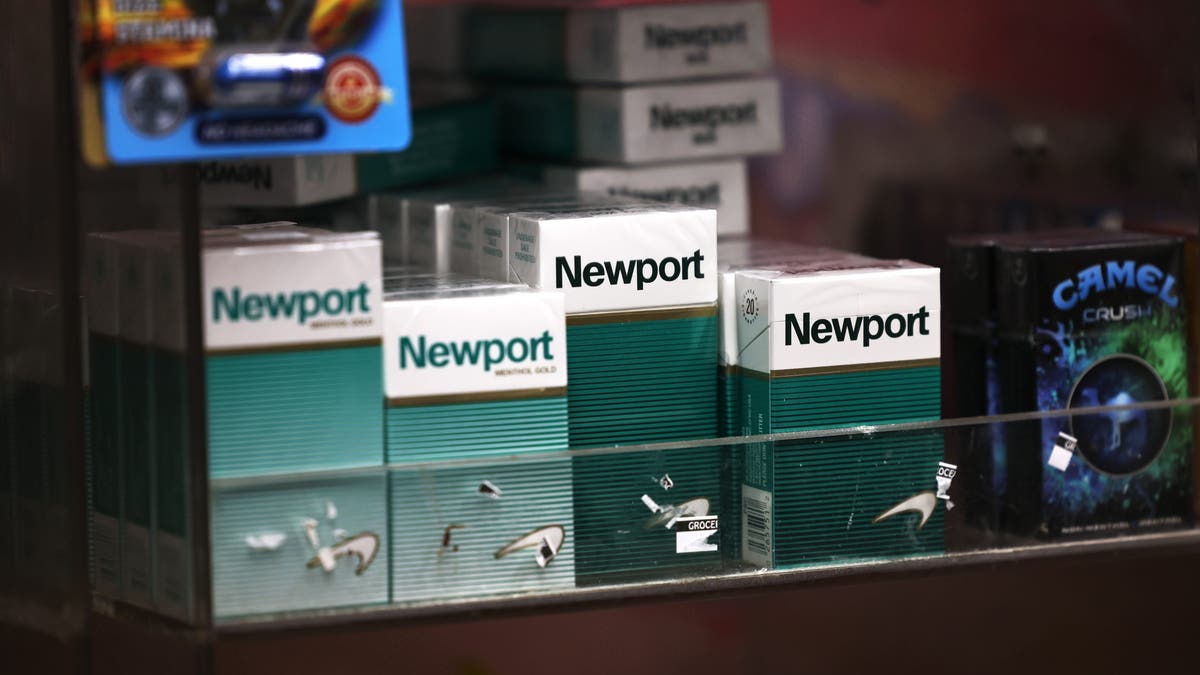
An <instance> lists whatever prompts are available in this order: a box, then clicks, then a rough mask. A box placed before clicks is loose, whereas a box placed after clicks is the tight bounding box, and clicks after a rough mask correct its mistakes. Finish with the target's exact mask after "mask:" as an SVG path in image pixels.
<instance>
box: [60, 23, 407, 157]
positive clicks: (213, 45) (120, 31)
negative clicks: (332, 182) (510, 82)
mask: <svg viewBox="0 0 1200 675" xmlns="http://www.w3.org/2000/svg"><path fill="white" fill-rule="evenodd" d="M94 26H95V36H96V44H97V46H98V50H97V52H96V54H97V55H96V56H95V59H96V60H97V61H96V62H93V63H94V65H95V71H96V72H97V73H98V77H99V92H98V93H99V100H98V102H97V103H98V105H97V107H98V113H99V116H100V119H101V120H102V123H101V124H100V125H98V127H99V128H101V129H102V134H103V137H104V144H103V146H104V149H105V151H106V152H107V155H108V159H111V161H113V162H116V163H139V162H170V161H184V160H190V159H204V158H217V157H261V156H270V155H297V154H318V153H334V152H368V151H370V152H386V151H398V150H403V149H404V148H406V147H407V146H408V143H409V140H410V137H411V118H410V112H409V105H408V83H407V75H406V70H407V68H406V63H405V55H404V42H403V29H402V27H401V8H400V2H399V1H398V0H391V1H384V0H280V1H279V2H222V3H212V2H199V1H196V0H137V1H136V2H135V1H133V0H98V2H97V7H96V14H95V16H94ZM85 52H86V50H85ZM87 87H88V84H87V83H85V84H84V89H85V92H84V95H83V97H82V100H83V102H84V106H85V107H86V106H87V105H88V103H89V100H91V99H89V97H88V95H87V92H86V89H87ZM88 114H89V113H88V111H86V110H85V118H86V117H87V115H88ZM92 114H95V113H92ZM84 132H85V135H87V134H88V133H91V131H89V126H88V124H87V122H86V119H85V124H84ZM88 159H89V161H93V162H95V161H96V158H95V157H94V156H93V155H89V157H88Z"/></svg>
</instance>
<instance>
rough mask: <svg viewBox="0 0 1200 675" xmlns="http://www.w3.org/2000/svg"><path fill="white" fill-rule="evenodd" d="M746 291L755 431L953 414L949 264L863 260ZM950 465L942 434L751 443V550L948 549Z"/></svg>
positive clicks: (785, 556)
mask: <svg viewBox="0 0 1200 675" xmlns="http://www.w3.org/2000/svg"><path fill="white" fill-rule="evenodd" d="M735 283H736V292H737V298H738V309H739V316H740V319H741V320H740V321H739V323H738V351H739V356H738V358H739V366H740V373H741V382H740V386H741V393H740V396H741V399H742V400H741V409H742V420H743V423H742V433H743V434H746V435H759V434H769V433H777V432H788V431H804V430H811V429H821V428H829V429H836V428H841V427H853V426H858V425H879V424H887V423H897V422H919V421H927V420H936V419H938V418H939V417H940V413H941V372H940V360H939V357H940V349H941V337H940V322H941V300H940V288H939V271H938V270H937V268H933V267H926V266H924V265H918V264H915V263H910V262H907V261H878V260H870V259H863V258H862V257H861V256H853V255H851V256H846V257H843V258H840V259H839V258H837V257H834V258H830V259H824V260H821V259H818V260H814V261H808V262H803V263H798V264H789V265H780V266H777V267H775V268H774V269H769V270H747V271H741V272H737V274H736V282H735ZM942 459H943V455H942V443H941V439H940V437H939V436H937V435H936V434H913V435H901V436H896V437H894V438H893V437H889V438H887V439H886V441H884V440H883V439H880V441H873V440H872V439H869V438H868V439H862V438H859V437H856V436H848V437H845V438H837V437H835V438H831V439H821V440H818V441H803V440H797V441H779V442H774V443H755V444H751V445H749V446H747V447H746V448H745V462H744V471H745V475H744V477H743V481H744V482H743V488H742V523H741V525H742V556H743V558H744V559H745V560H746V561H747V562H749V563H751V564H753V565H755V566H758V567H767V568H771V567H774V568H787V567H795V566H803V565H813V564H829V563H834V562H839V561H846V560H866V559H880V558H883V559H887V558H893V557H902V556H910V555H931V554H936V553H940V552H941V551H942V550H943V548H944V544H943V535H942V532H943V519H944V509H942V508H939V507H938V500H937V499H935V493H934V488H935V487H936V478H937V475H938V469H939V463H940V462H941V461H942ZM946 496H947V497H948V495H946ZM910 504H920V506H921V508H920V509H918V510H920V511H921V513H920V514H917V513H912V512H910V511H911V509H909V508H908V505H910ZM918 517H919V519H918Z"/></svg>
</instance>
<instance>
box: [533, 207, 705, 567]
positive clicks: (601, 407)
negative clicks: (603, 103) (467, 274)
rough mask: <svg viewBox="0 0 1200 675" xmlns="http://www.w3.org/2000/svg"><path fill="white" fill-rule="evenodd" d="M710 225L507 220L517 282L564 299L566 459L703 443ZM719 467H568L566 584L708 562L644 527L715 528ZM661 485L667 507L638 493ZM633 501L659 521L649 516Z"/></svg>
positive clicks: (633, 216)
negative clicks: (591, 450)
mask: <svg viewBox="0 0 1200 675" xmlns="http://www.w3.org/2000/svg"><path fill="white" fill-rule="evenodd" d="M715 220H716V214H715V212H714V211H712V210H709V209H693V208H688V207H680V206H672V205H658V204H647V203H644V202H636V203H628V204H623V205H621V204H613V205H609V206H604V207H597V206H595V205H575V206H573V207H553V208H547V209H545V210H543V211H535V212H525V213H516V214H511V215H510V216H509V238H510V242H509V247H510V256H509V257H510V265H511V268H512V270H513V272H514V275H515V277H516V279H518V280H519V281H520V282H522V283H527V284H529V285H531V286H533V287H534V288H540V289H553V290H560V291H562V292H563V294H564V296H565V301H566V312H567V347H568V350H569V351H570V354H571V368H570V375H569V378H568V406H569V408H568V411H569V420H570V427H571V428H570V435H571V446H572V447H574V448H582V447H588V446H604V445H616V444H625V443H638V442H652V441H666V440H678V439H685V438H711V437H712V436H713V435H714V434H715V432H716V408H717V405H716V404H717V401H716V389H715V386H716V381H715V379H714V378H713V368H714V366H715V365H716V346H717V344H716V340H717V317H716V295H717V286H716V281H717V279H716V260H715V259H714V258H715V256H716V222H715ZM668 455H669V456H668ZM719 464H720V458H719V456H717V455H716V454H711V453H700V452H697V453H688V452H681V453H676V454H669V453H633V454H628V455H603V454H602V455H591V456H581V457H576V458H575V459H574V462H573V470H574V475H575V483H574V485H575V500H574V504H575V506H574V509H575V540H576V546H577V548H576V555H575V565H576V579H577V581H578V583H582V584H591V583H605V582H611V581H616V580H621V579H637V578H650V577H654V576H659V575H662V574H667V573H669V572H668V571H669V570H672V569H678V568H679V567H680V566H684V567H693V566H697V565H699V566H703V565H706V564H712V563H713V562H714V561H719V560H720V553H719V551H717V550H716V548H715V547H714V548H713V549H707V548H703V549H701V550H689V551H687V552H683V553H677V552H676V545H675V539H676V538H675V534H674V532H673V531H671V530H670V529H669V528H668V527H667V526H666V523H667V522H668V521H670V520H671V518H665V519H663V521H662V522H661V523H658V524H657V525H655V526H653V527H649V528H647V527H644V524H645V521H647V519H649V518H653V517H655V516H656V515H657V514H660V513H663V512H664V511H662V509H668V508H673V507H674V506H676V505H677V504H676V503H675V502H676V501H678V503H679V504H683V503H685V502H686V503H688V504H690V505H691V506H689V507H687V509H685V510H687V512H688V513H690V514H692V515H696V516H710V515H719V514H720V506H721V505H720V495H719V474H720V466H719ZM664 474H666V475H670V476H672V477H674V483H673V484H674V486H675V489H674V490H672V491H671V492H670V494H669V499H670V500H672V501H667V499H668V498H667V497H665V496H664V497H662V498H661V499H659V498H656V495H658V492H655V491H654V490H657V489H658V488H657V487H655V486H657V485H658V484H657V483H653V484H652V485H648V484H647V482H646V481H648V480H649V477H650V476H652V475H658V476H659V477H661V476H662V475H664ZM648 490H649V491H650V492H652V493H653V494H649V493H648V492H647V491H648ZM644 494H649V496H650V497H651V498H652V499H653V500H654V503H655V504H656V505H657V506H659V507H661V509H658V508H657V507H656V508H655V509H653V510H649V511H648V506H647V505H646V503H645V502H644V501H643V500H642V499H641V497H642V495H644ZM689 500H691V501H689ZM696 500H699V501H696ZM700 505H703V508H700ZM681 508H683V507H681ZM701 511H702V512H701ZM673 524H674V523H672V525H673ZM713 533H714V534H716V532H715V530H714V532H713Z"/></svg>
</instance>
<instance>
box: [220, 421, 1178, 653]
mask: <svg viewBox="0 0 1200 675" xmlns="http://www.w3.org/2000/svg"><path fill="white" fill-rule="evenodd" d="M1197 404H1200V398H1193V399H1186V400H1176V401H1166V402H1157V403H1144V404H1134V405H1126V406H1106V407H1095V408H1077V409H1073V410H1071V411H1070V412H1066V411H1053V412H1030V413H1022V414H1012V415H1002V416H996V417H979V418H966V419H954V420H941V421H936V422H925V423H914V424H895V425H886V426H872V427H854V428H848V429H827V430H813V431H805V432H795V433H786V434H771V435H765V436H754V437H742V438H723V439H711V440H691V441H680V442H675V443H654V444H647V445H637V446H624V447H613V448H587V449H578V450H570V451H562V452H549V453H537V454H530V455H514V456H507V457H501V458H496V457H489V458H472V459H459V460H453V461H439V462H427V463H419V464H407V465H406V464H392V465H389V466H381V467H372V468H365V469H352V470H340V471H326V472H319V473H303V474H288V475H277V476H270V477H261V478H239V479H220V480H214V481H212V482H211V490H212V561H213V599H214V607H215V610H216V611H215V615H216V618H215V623H216V626H217V629H218V630H219V631H222V632H225V631H230V632H243V631H255V630H261V629H275V628H282V627H302V626H314V625H325V624H338V623H344V622H355V623H357V622H363V621H395V620H405V619H413V618H418V617H431V616H439V615H462V614H467V613H476V612H481V611H506V610H519V609H529V608H537V607H549V606H563V605H574V604H583V603H606V602H618V601H627V600H633V599H639V598H655V597H664V596H677V595H682V594H696V593H708V594H711V593H723V592H738V591H740V590H743V589H751V588H756V587H768V586H776V585H788V584H805V583H817V582H828V581H834V580H840V579H871V578H883V577H890V576H894V575H905V574H914V573H928V572H935V571H940V570H949V569H956V568H962V567H968V566H975V565H992V564H998V563H1005V562H1010V561H1025V560H1032V559H1042V558H1055V557H1067V556H1082V555H1093V554H1102V553H1109V552H1149V553H1160V552H1165V551H1171V550H1176V549H1180V548H1187V549H1192V548H1200V532H1198V531H1195V530H1192V529H1191V524H1192V520H1193V512H1194V497H1193V495H1194V491H1193V483H1194V477H1193V469H1192V455H1193V441H1194V433H1193V430H1194V424H1195V421H1196V419H1197V418H1196V416H1195V415H1194V412H1193V410H1194V408H1195V407H1196V406H1197ZM1156 425H1157V426H1158V427H1160V432H1159V438H1162V439H1166V440H1163V441H1162V442H1161V447H1160V448H1158V451H1157V452H1151V453H1148V454H1147V455H1146V456H1145V457H1144V458H1141V459H1140V460H1138V462H1139V463H1138V464H1137V468H1136V469H1135V470H1134V471H1132V472H1131V473H1128V474H1126V475H1116V474H1115V473H1112V472H1111V471H1109V472H1107V473H1106V472H1104V471H1101V470H1100V469H1098V468H1097V466H1106V465H1105V461H1106V460H1105V458H1104V453H1106V452H1107V453H1112V452H1122V451H1124V452H1135V453H1136V448H1134V447H1133V445H1134V441H1135V440H1139V438H1140V437H1135V436H1134V435H1133V434H1137V433H1141V432H1140V431H1138V429H1139V428H1140V427H1146V428H1153V427H1155V426H1156ZM1162 425H1166V427H1165V430H1162V429H1161V427H1162ZM1121 429H1123V430H1124V431H1125V436H1123V437H1122V436H1119V435H1118V430H1121ZM1060 431H1064V432H1073V438H1075V439H1077V441H1078V443H1077V444H1076V445H1074V446H1071V444H1070V443H1069V442H1068V441H1066V440H1062V438H1063V437H1061V436H1059V432H1060ZM1164 434H1165V435H1164ZM1068 436H1071V434H1068ZM1056 445H1057V446H1058V448H1059V452H1058V453H1056V451H1055V446H1056ZM1064 445H1066V446H1068V447H1066V448H1064V447H1063V446H1064ZM1061 452H1067V453H1068V455H1069V456H1067V457H1065V458H1060V457H1059V454H1060V453H1061ZM1051 457H1054V458H1055V461H1054V462H1053V463H1048V462H1049V460H1050V458H1051ZM747 458H751V459H753V460H754V461H752V462H749V463H748V462H747ZM1060 459H1065V460H1066V461H1065V462H1061V461H1060ZM747 466H749V467H751V473H752V474H756V473H759V474H760V475H751V476H750V477H749V478H747V475H746V473H745V468H746V467H747ZM1058 467H1064V468H1061V469H1060V468H1058ZM764 480H765V482H764ZM745 483H751V486H750V489H746V490H744V489H743V484H745ZM756 486H757V487H756ZM764 488H773V489H764ZM713 516H715V517H716V518H715V522H714V519H713V518H712V517H713ZM306 519H307V521H308V525H307V527H306V526H305V524H304V522H305V520H306ZM714 527H715V531H714V530H713V529H712V528H714ZM310 529H311V530H313V531H315V536H314V537H312V538H310V537H309V535H308V530H310ZM270 534H275V535H284V537H285V541H284V542H283V543H282V544H281V545H279V546H278V547H277V548H276V549H273V550H267V549H269V548H270V547H269V546H261V545H259V546H257V548H256V547H255V546H251V545H250V544H249V543H247V542H248V539H247V538H248V537H259V538H260V539H259V540H256V541H257V543H259V544H261V538H262V537H263V536H264V535H270ZM356 538H358V539H357V542H358V543H355V541H356ZM306 539H309V540H308V541H306ZM372 540H373V543H372ZM337 542H342V543H346V544H348V546H347V547H346V548H348V549H350V550H351V552H350V553H347V554H346V555H345V556H344V557H339V558H337V559H336V560H334V561H333V564H332V565H330V566H328V567H324V568H323V566H322V564H321V560H320V559H319V558H320V557H321V556H320V554H319V553H318V549H320V548H321V547H324V546H336V544H337ZM314 543H315V544H316V545H315V546H314ZM374 544H377V553H376V555H375V556H374V558H373V559H371V560H369V561H367V564H366V565H365V568H364V565H363V560H362V559H360V558H358V557H356V556H355V554H354V553H353V551H354V550H358V551H360V552H361V551H365V550H369V549H371V548H372V546H373V545H374ZM547 557H548V558H549V560H548V561H547V560H546V558H547ZM541 563H545V565H544V566H542V565H541ZM323 569H329V570H330V571H329V572H324V571H323ZM360 569H361V570H362V573H361V574H355V572H356V571H358V570H360Z"/></svg>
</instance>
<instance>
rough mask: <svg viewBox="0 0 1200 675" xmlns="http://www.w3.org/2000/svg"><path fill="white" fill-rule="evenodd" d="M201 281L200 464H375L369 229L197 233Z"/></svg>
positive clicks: (376, 265) (285, 468) (376, 387)
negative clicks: (203, 415)
mask: <svg viewBox="0 0 1200 675" xmlns="http://www.w3.org/2000/svg"><path fill="white" fill-rule="evenodd" d="M203 282H204V288H203V292H204V297H203V308H204V320H205V325H204V340H205V344H204V346H205V352H206V356H205V366H206V371H207V372H206V383H207V390H208V424H209V434H208V440H209V472H210V475H212V476H213V477H229V476H248V475H261V474H271V473H277V472H294V471H308V470H319V469H334V468H346V467H362V466H373V465H380V464H382V462H383V411H382V409H381V407H380V405H379V400H380V397H381V396H382V392H383V379H382V369H381V367H380V364H381V363H382V354H381V353H380V341H381V336H382V323H383V322H382V313H381V312H382V309H383V303H382V289H381V258H380V245H379V239H378V235H377V234H376V233H374V232H357V233H333V232H327V231H322V230H311V229H305V228H289V227H283V228H266V229H258V230H253V229H251V230H243V231H240V232H235V233H233V234H231V235H223V236H211V237H206V238H205V239H204V251H203Z"/></svg>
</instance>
